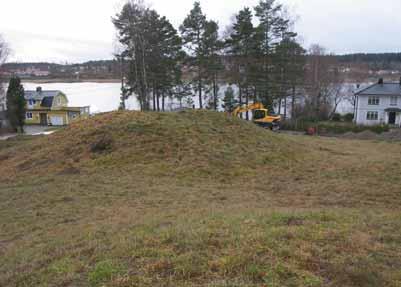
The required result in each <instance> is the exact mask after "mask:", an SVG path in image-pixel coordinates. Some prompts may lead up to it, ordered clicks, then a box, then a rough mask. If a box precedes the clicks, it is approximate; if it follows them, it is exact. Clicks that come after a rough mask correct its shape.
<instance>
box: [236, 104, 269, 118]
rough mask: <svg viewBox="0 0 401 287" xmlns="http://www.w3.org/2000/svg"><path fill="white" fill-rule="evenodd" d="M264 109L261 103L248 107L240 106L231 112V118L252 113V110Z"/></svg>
mask: <svg viewBox="0 0 401 287" xmlns="http://www.w3.org/2000/svg"><path fill="white" fill-rule="evenodd" d="M264 109H265V107H264V106H263V104H262V103H253V104H249V105H242V106H238V107H237V108H236V109H235V110H234V111H233V116H235V117H238V115H240V114H242V113H246V112H249V111H254V110H264Z"/></svg>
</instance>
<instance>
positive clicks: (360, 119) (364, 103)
mask: <svg viewBox="0 0 401 287" xmlns="http://www.w3.org/2000/svg"><path fill="white" fill-rule="evenodd" d="M369 97H371V96H367V95H366V96H365V95H363V96H361V95H360V96H358V108H357V115H356V123H357V124H358V125H380V124H387V123H388V113H387V112H385V110H386V109H388V108H401V96H398V97H397V105H395V106H394V105H391V96H378V97H379V99H380V104H379V105H369ZM370 111H371V112H378V114H379V117H378V120H377V121H375V120H368V119H367V113H368V112H370ZM400 124H401V115H400V114H397V118H396V125H400Z"/></svg>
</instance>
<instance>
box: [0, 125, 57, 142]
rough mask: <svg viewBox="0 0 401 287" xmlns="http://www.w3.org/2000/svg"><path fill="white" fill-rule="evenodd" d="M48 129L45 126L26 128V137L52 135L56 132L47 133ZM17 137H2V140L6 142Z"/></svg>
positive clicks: (10, 135)
mask: <svg viewBox="0 0 401 287" xmlns="http://www.w3.org/2000/svg"><path fill="white" fill-rule="evenodd" d="M48 129H49V127H45V126H25V127H24V131H25V135H28V136H39V135H50V134H52V133H54V132H55V131H46V130H48ZM17 135H18V134H5V135H1V136H0V140H6V139H9V138H12V137H15V136H17Z"/></svg>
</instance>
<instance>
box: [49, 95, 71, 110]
mask: <svg viewBox="0 0 401 287" xmlns="http://www.w3.org/2000/svg"><path fill="white" fill-rule="evenodd" d="M67 106H68V99H67V97H66V95H64V94H62V93H61V94H58V95H57V96H56V97H54V100H53V106H52V107H53V108H60V107H67Z"/></svg>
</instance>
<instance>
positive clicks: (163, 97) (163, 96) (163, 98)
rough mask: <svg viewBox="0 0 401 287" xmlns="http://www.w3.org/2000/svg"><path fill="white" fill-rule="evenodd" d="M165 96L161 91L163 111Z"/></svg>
mask: <svg viewBox="0 0 401 287" xmlns="http://www.w3.org/2000/svg"><path fill="white" fill-rule="evenodd" d="M165 98H166V96H165V94H164V93H163V94H162V111H163V112H164V111H165V109H164V104H165Z"/></svg>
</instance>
